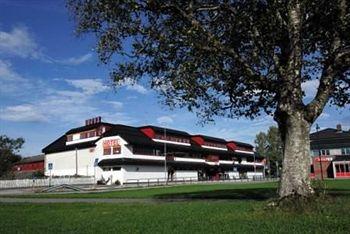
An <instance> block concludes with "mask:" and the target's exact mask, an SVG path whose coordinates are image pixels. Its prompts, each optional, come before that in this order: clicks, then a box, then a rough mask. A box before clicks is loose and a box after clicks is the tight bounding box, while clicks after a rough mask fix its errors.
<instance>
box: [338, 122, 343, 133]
mask: <svg viewBox="0 0 350 234" xmlns="http://www.w3.org/2000/svg"><path fill="white" fill-rule="evenodd" d="M337 132H342V130H341V124H337Z"/></svg>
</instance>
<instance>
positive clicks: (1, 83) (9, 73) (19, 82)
mask: <svg viewBox="0 0 350 234" xmlns="http://www.w3.org/2000/svg"><path fill="white" fill-rule="evenodd" d="M30 87H31V84H30V83H29V82H28V80H27V79H25V78H23V77H22V76H21V75H20V74H18V73H17V72H16V71H14V70H13V68H12V65H11V63H9V62H7V61H3V60H1V59H0V96H3V95H9V96H22V95H23V94H24V93H25V92H26V91H27V90H28V89H29V88H30Z"/></svg>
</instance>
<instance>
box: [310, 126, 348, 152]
mask: <svg viewBox="0 0 350 234" xmlns="http://www.w3.org/2000/svg"><path fill="white" fill-rule="evenodd" d="M344 147H350V130H349V131H337V130H336V129H333V128H326V129H324V130H321V131H319V132H314V133H311V134H310V148H311V149H312V150H314V149H337V148H344Z"/></svg>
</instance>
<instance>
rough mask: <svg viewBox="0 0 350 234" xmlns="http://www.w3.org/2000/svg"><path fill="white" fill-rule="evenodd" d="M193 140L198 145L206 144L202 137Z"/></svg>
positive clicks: (195, 137) (192, 138)
mask: <svg viewBox="0 0 350 234" xmlns="http://www.w3.org/2000/svg"><path fill="white" fill-rule="evenodd" d="M191 140H192V141H194V142H195V143H196V144H198V145H203V144H204V139H203V137H200V136H194V137H191Z"/></svg>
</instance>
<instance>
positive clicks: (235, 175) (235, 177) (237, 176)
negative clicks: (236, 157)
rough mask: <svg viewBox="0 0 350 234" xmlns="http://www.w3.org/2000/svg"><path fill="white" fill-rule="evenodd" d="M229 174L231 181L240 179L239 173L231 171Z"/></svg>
mask: <svg viewBox="0 0 350 234" xmlns="http://www.w3.org/2000/svg"><path fill="white" fill-rule="evenodd" d="M227 174H228V176H229V177H230V179H238V178H239V172H238V171H229V172H228V173H227Z"/></svg>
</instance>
